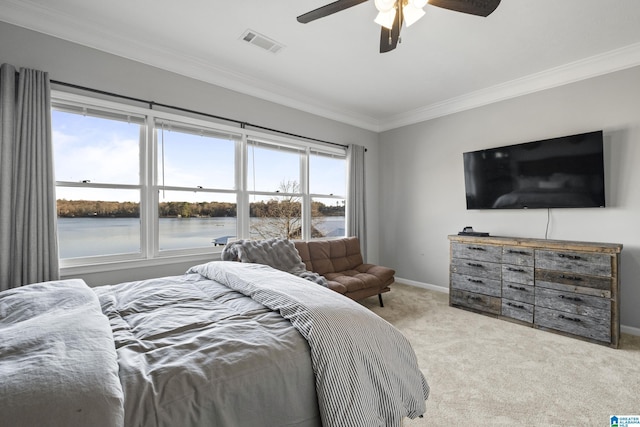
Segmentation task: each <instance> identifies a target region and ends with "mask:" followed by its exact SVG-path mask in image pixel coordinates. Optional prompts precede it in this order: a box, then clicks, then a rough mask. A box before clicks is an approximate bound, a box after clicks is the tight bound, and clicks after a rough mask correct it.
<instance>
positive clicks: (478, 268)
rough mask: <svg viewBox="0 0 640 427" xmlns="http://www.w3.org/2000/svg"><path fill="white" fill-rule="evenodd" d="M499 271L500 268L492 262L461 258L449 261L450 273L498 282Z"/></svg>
mask: <svg viewBox="0 0 640 427" xmlns="http://www.w3.org/2000/svg"><path fill="white" fill-rule="evenodd" d="M501 270H502V266H501V265H500V264H496V263H494V262H486V261H476V260H470V259H461V258H454V259H452V260H451V272H452V273H458V274H466V275H468V276H475V277H485V278H487V279H494V280H500V272H501Z"/></svg>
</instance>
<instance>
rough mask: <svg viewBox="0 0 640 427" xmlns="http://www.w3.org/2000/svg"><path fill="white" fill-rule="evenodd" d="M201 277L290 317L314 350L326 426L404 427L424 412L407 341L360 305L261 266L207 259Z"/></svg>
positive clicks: (425, 390)
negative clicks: (403, 422)
mask: <svg viewBox="0 0 640 427" xmlns="http://www.w3.org/2000/svg"><path fill="white" fill-rule="evenodd" d="M188 272H189V273H199V274H201V275H203V276H205V277H208V278H210V279H212V280H215V281H217V282H220V283H223V284H224V285H226V286H228V287H230V288H232V289H234V290H236V291H239V292H242V293H243V294H245V295H248V296H250V297H251V298H252V299H254V300H255V301H257V302H259V303H261V304H264V305H265V306H267V307H269V308H271V309H272V310H274V311H277V312H279V313H280V314H281V315H282V317H284V318H286V319H289V320H290V321H291V323H292V324H293V325H294V326H295V327H296V329H297V330H298V331H299V332H300V333H301V334H302V336H304V337H305V338H306V340H307V342H308V343H309V346H310V347H311V360H312V363H313V370H314V372H315V379H316V391H317V394H318V403H319V406H320V414H321V417H322V423H323V425H324V426H325V427H330V426H336V427H337V426H350V427H356V426H362V427H373V426H381V427H383V426H399V425H401V423H402V419H403V418H404V417H410V418H415V417H417V416H419V415H421V414H423V413H424V412H425V409H426V405H425V400H426V399H427V397H428V396H429V386H428V384H427V382H426V380H425V378H424V376H423V375H422V373H421V371H420V369H419V368H418V364H417V360H416V356H415V353H414V351H413V349H412V348H411V345H410V344H409V342H408V341H407V339H406V338H405V337H404V336H403V335H402V334H401V333H400V332H399V331H398V330H397V329H396V328H394V327H393V326H392V325H391V324H389V323H387V322H386V321H384V320H383V319H382V318H380V317H379V316H377V315H376V314H374V313H372V312H371V311H369V310H368V309H366V308H364V307H363V306H361V305H360V304H358V303H356V302H354V301H352V300H350V299H349V298H345V297H344V296H342V295H340V294H338V293H336V292H334V291H331V290H329V289H327V288H324V287H321V286H316V285H314V284H313V283H311V282H308V281H306V280H302V279H300V278H297V277H295V276H292V275H290V274H288V273H284V272H281V271H278V270H274V269H272V268H270V267H268V266H264V265H259V264H244V263H236V262H225V261H219V262H210V263H207V264H202V265H199V266H195V267H192V268H191V269H189V271H188Z"/></svg>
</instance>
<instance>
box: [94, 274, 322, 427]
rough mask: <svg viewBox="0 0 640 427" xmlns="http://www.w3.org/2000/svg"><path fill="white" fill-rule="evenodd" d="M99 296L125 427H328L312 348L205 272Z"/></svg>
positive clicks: (125, 285) (273, 315)
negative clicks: (322, 415)
mask: <svg viewBox="0 0 640 427" xmlns="http://www.w3.org/2000/svg"><path fill="white" fill-rule="evenodd" d="M230 264H231V263H230ZM233 264H239V263H233ZM313 286H317V285H313ZM94 289H95V292H96V293H97V294H98V296H99V299H100V302H101V304H102V309H103V311H104V313H105V314H106V315H107V316H108V318H109V321H110V322H111V326H112V329H113V336H114V341H115V347H116V349H117V353H118V362H119V364H120V380H121V382H122V388H123V390H124V396H125V401H124V405H125V426H132V427H133V426H135V427H144V426H149V427H151V426H153V427H160V426H163V427H190V426H220V427H223V426H225V427H226V426H229V427H236V426H238V427H243V426H256V427H258V426H299V427H303V426H304V427H317V426H319V425H320V415H319V411H318V403H317V396H316V392H315V383H314V376H313V370H312V366H311V356H310V354H309V346H308V344H307V342H306V341H305V339H304V338H303V337H302V336H301V335H300V334H299V333H298V332H297V331H296V330H295V329H294V328H293V326H292V325H291V323H290V322H289V321H288V320H286V319H283V318H282V316H280V315H279V314H278V313H276V312H273V311H271V310H269V309H268V308H266V307H265V306H264V305H262V304H259V303H257V302H255V301H253V300H252V299H251V298H247V297H246V296H244V295H242V294H240V293H238V292H236V291H234V290H232V289H229V288H228V287H227V286H224V285H222V284H220V283H217V282H215V281H212V280H209V279H207V278H204V277H202V276H201V275H199V274H186V275H183V276H175V277H163V278H159V279H152V280H144V281H138V282H131V283H122V284H119V285H114V286H103V287H99V288H94Z"/></svg>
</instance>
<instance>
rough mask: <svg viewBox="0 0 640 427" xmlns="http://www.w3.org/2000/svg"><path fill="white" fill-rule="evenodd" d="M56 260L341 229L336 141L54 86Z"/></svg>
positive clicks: (190, 251)
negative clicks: (192, 115) (251, 128)
mask: <svg viewBox="0 0 640 427" xmlns="http://www.w3.org/2000/svg"><path fill="white" fill-rule="evenodd" d="M52 127H53V144H54V155H55V170H56V191H57V210H58V235H59V246H60V257H61V266H62V267H63V268H65V267H72V266H83V265H90V264H96V265H99V266H101V265H102V267H99V268H100V269H104V266H103V264H104V263H106V262H118V261H131V260H154V259H162V258H164V257H174V256H193V255H194V254H204V255H206V254H211V253H215V252H219V251H220V250H221V246H222V245H224V244H226V243H227V240H228V239H229V238H269V237H287V238H290V239H301V238H302V239H310V238H317V237H333V236H336V237H338V236H344V230H345V218H344V212H345V196H344V195H345V191H346V159H345V149H344V148H342V147H338V148H337V147H330V146H324V145H320V144H316V143H309V142H307V141H301V140H297V139H294V138H290V137H286V138H284V137H279V136H273V135H264V134H261V133H259V132H252V131H247V130H244V129H239V128H237V127H232V126H227V125H222V124H219V123H214V122H210V121H205V120H198V119H194V118H189V117H183V116H180V115H176V114H171V113H166V112H159V111H154V110H151V109H148V108H140V107H134V106H128V105H123V104H118V103H113V102H108V101H102V100H96V99H91V98H87V97H83V96H78V95H70V94H65V93H62V92H54V103H53V108H52Z"/></svg>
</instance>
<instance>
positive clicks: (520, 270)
mask: <svg viewBox="0 0 640 427" xmlns="http://www.w3.org/2000/svg"><path fill="white" fill-rule="evenodd" d="M507 270H508V271H515V272H516V273H524V269H522V268H513V267H507Z"/></svg>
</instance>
